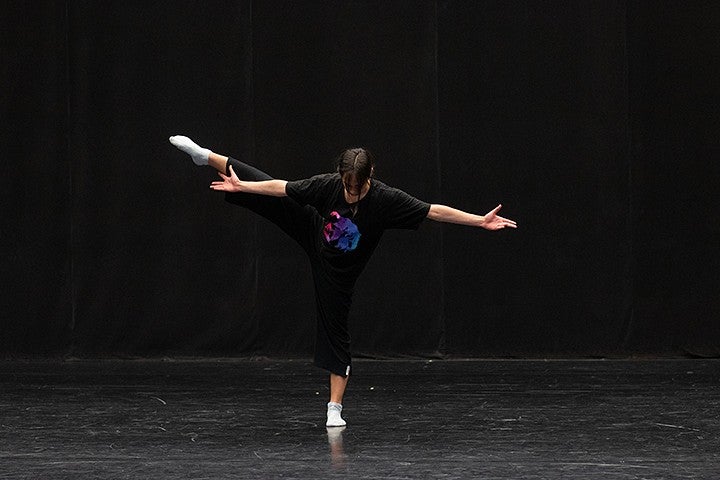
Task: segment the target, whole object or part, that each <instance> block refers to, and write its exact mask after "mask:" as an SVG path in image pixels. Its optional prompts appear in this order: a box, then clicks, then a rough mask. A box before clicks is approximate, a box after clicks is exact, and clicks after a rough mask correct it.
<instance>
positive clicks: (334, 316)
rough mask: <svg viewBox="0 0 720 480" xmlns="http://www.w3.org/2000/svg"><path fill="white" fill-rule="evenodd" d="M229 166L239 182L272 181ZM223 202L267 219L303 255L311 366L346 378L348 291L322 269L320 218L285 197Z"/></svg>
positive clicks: (243, 196) (240, 196)
mask: <svg viewBox="0 0 720 480" xmlns="http://www.w3.org/2000/svg"><path fill="white" fill-rule="evenodd" d="M230 165H232V167H233V170H234V171H235V174H236V175H237V176H238V178H240V179H242V180H251V181H260V180H272V177H270V175H268V174H266V173H265V172H262V171H260V170H258V169H257V168H254V167H251V166H250V165H247V164H245V163H243V162H240V161H239V160H236V159H234V158H230V159H228V167H227V169H228V170H229V166H230ZM228 173H229V172H228ZM225 200H227V201H228V202H230V203H232V204H235V205H240V206H242V207H245V208H248V209H249V210H251V211H253V212H255V213H257V214H258V215H261V216H262V217H264V218H266V219H268V220H270V221H271V222H273V223H274V224H275V225H277V226H278V227H280V229H281V230H282V231H283V232H285V233H286V234H288V235H289V236H290V238H292V239H293V240H295V241H296V242H297V243H298V244H299V245H300V247H302V249H303V250H304V251H305V253H307V255H308V258H309V259H310V266H311V268H312V274H313V282H314V284H315V304H316V306H317V332H316V339H315V357H314V362H315V365H316V366H318V367H320V368H323V369H325V370H328V371H329V372H332V373H335V374H337V375H342V376H347V375H349V374H350V367H351V358H350V334H349V332H348V315H349V313H350V305H351V303H352V291H348V290H347V288H342V287H340V286H339V285H338V282H336V281H333V279H332V276H331V275H330V274H329V272H328V271H327V270H326V269H324V268H323V261H322V258H321V255H320V245H321V244H320V242H321V240H320V235H321V232H322V227H323V218H322V217H321V216H320V214H318V212H317V211H316V210H315V209H314V208H313V207H311V206H308V205H300V204H299V203H297V202H296V201H295V200H293V199H292V198H289V197H271V196H266V195H255V194H250V193H228V194H226V196H225Z"/></svg>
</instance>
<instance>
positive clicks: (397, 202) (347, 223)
mask: <svg viewBox="0 0 720 480" xmlns="http://www.w3.org/2000/svg"><path fill="white" fill-rule="evenodd" d="M285 191H286V193H287V194H288V196H289V197H290V198H292V199H294V200H295V201H297V202H298V203H300V204H301V205H311V206H312V207H314V208H315V210H317V212H318V214H319V215H320V217H322V221H321V222H320V223H319V225H318V227H317V230H318V231H317V242H316V245H315V247H316V253H318V260H319V261H320V262H321V263H322V266H323V267H325V270H326V271H327V273H328V274H330V275H331V276H332V277H333V278H334V279H335V280H336V281H338V282H340V283H342V284H346V285H347V284H350V285H352V284H354V283H355V280H356V279H357V277H358V275H359V274H360V272H362V270H363V268H364V267H365V264H367V261H368V260H369V259H370V255H372V252H373V251H374V250H375V247H377V244H378V242H379V241H380V238H381V237H382V234H383V232H384V231H385V230H387V229H389V228H403V229H417V228H418V227H419V226H420V223H422V221H423V219H425V217H427V214H428V211H429V210H430V204H428V203H426V202H423V201H421V200H418V199H417V198H415V197H413V196H411V195H408V194H407V193H405V192H403V191H402V190H399V189H397V188H392V187H389V186H387V185H385V184H384V183H382V182H380V181H378V180H375V179H373V180H371V184H370V190H369V191H368V193H367V194H366V195H365V197H363V198H362V200H360V201H359V202H357V203H356V204H355V206H357V208H356V209H355V211H353V206H354V205H351V204H349V203H348V202H347V201H346V200H345V194H344V190H343V184H342V180H341V178H340V175H339V174H338V173H326V174H322V175H316V176H314V177H311V178H308V179H305V180H297V181H293V182H288V184H287V186H286V187H285Z"/></svg>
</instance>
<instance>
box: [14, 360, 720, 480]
mask: <svg viewBox="0 0 720 480" xmlns="http://www.w3.org/2000/svg"><path fill="white" fill-rule="evenodd" d="M353 372H354V376H353V377H352V379H351V381H350V384H349V388H348V392H347V396H346V399H345V402H344V403H345V404H344V409H343V417H344V418H345V419H346V420H347V421H348V426H347V427H345V428H326V427H325V426H324V421H325V410H326V407H325V404H326V402H327V396H328V391H327V378H326V376H325V374H324V373H323V372H321V371H319V370H316V369H315V368H314V367H312V366H311V365H310V364H309V363H307V362H304V361H262V362H252V361H218V360H215V361H213V360H206V361H120V360H117V361H115V360H113V361H89V360H83V361H69V362H59V361H5V362H3V363H0V389H1V390H0V391H1V392H2V393H1V395H0V412H1V413H0V415H1V416H0V479H20V478H28V479H30V478H32V479H41V478H53V479H61V478H68V479H69V478H72V479H81V478H103V479H110V478H143V479H149V478H152V479H159V478H173V479H183V478H193V479H199V478H208V479H210V478H212V479H220V478H259V479H270V478H295V479H311V478H312V479H317V478H332V477H337V478H390V479H415V478H442V479H467V478H508V479H510V478H512V479H521V478H522V479H559V478H573V479H575V478H582V479H594V478H597V479H604V480H607V479H628V478H630V479H633V478H636V479H649V478H672V479H681V478H688V479H690V478H692V479H699V478H720V477H719V476H718V475H720V415H718V411H720V408H719V407H720V361H716V360H656V361H635V360H629V361H616V360H612V361H609V360H608V361H603V360H592V361H520V360H515V361H512V360H509V361H421V360H417V361H358V362H356V363H355V366H354V370H353Z"/></svg>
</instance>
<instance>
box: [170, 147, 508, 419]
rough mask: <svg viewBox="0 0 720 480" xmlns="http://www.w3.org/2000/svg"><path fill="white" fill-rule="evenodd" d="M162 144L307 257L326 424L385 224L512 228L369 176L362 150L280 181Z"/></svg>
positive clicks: (370, 163)
mask: <svg viewBox="0 0 720 480" xmlns="http://www.w3.org/2000/svg"><path fill="white" fill-rule="evenodd" d="M170 143H172V144H173V145H175V146H176V147H177V148H179V149H180V150H182V151H183V152H185V153H187V154H189V155H190V157H191V158H192V160H193V162H194V163H195V164H196V165H209V166H211V167H213V168H215V169H216V170H217V171H218V175H220V177H221V179H222V180H221V181H216V182H213V183H212V184H211V185H210V188H212V189H213V190H217V191H222V192H226V196H225V199H226V200H227V201H228V202H230V203H233V204H236V205H240V206H243V207H245V208H248V209H250V210H251V211H253V212H255V213H257V214H259V215H261V216H263V217H265V218H267V219H268V220H270V221H272V222H273V223H275V224H276V225H277V226H278V227H280V229H282V230H283V231H284V232H285V233H286V234H288V235H289V236H290V237H291V238H293V239H294V240H295V241H296V242H297V243H298V244H299V245H300V246H301V247H302V248H303V250H304V251H305V253H306V254H307V255H308V258H309V259H310V266H311V270H312V277H313V282H314V286H315V300H316V306H317V332H316V340H315V356H314V363H315V365H316V366H318V367H320V368H322V369H324V370H327V371H329V372H330V401H329V402H328V404H327V421H326V426H328V427H341V426H345V424H346V422H345V420H344V419H343V418H342V415H341V413H342V400H343V396H344V394H345V389H346V387H347V382H348V378H349V376H350V372H351V357H350V336H349V333H348V314H349V312H350V304H351V301H352V294H353V288H354V286H355V281H356V280H357V278H358V276H359V275H360V273H361V272H362V270H363V268H364V267H365V265H366V264H367V262H368V260H369V259H370V256H371V255H372V252H373V251H374V250H375V247H376V246H377V244H378V243H379V241H380V238H381V236H382V233H383V231H385V230H387V229H390V228H402V229H417V228H418V227H419V226H420V223H421V222H422V221H423V220H424V219H425V218H429V219H431V220H435V221H438V222H448V223H456V224H460V225H469V226H474V227H482V228H485V229H487V230H499V229H502V228H516V227H517V225H516V223H515V222H514V221H512V220H509V219H507V218H503V217H501V216H499V215H498V214H497V212H498V211H499V210H500V208H501V205H498V206H497V207H495V208H494V209H493V210H491V211H490V212H489V213H488V214H486V215H474V214H471V213H467V212H463V211H461V210H457V209H455V208H451V207H448V206H445V205H437V204H428V203H426V202H423V201H421V200H418V199H417V198H415V197H413V196H411V195H408V194H407V193H405V192H403V191H402V190H398V189H396V188H391V187H389V186H387V185H385V184H384V183H382V182H380V181H378V180H376V179H375V178H374V177H373V174H374V160H373V157H372V155H371V154H370V152H368V151H367V150H365V149H362V148H354V149H349V150H345V151H344V152H343V153H342V154H341V155H340V157H339V158H338V161H337V171H336V172H335V173H326V174H321V175H316V176H314V177H311V178H308V179H304V180H297V181H290V182H288V181H286V180H277V179H273V178H272V177H270V176H269V175H267V174H265V173H263V172H261V171H260V170H258V169H256V168H254V167H251V166H250V165H247V164H245V163H243V162H240V161H239V160H236V159H234V158H229V157H226V156H224V155H218V154H216V153H214V152H212V151H210V150H208V149H207V148H202V147H200V146H199V145H197V144H196V143H195V142H193V141H192V140H190V139H189V138H188V137H185V136H180V135H178V136H173V137H170Z"/></svg>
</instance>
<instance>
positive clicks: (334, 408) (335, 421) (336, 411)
mask: <svg viewBox="0 0 720 480" xmlns="http://www.w3.org/2000/svg"><path fill="white" fill-rule="evenodd" d="M341 413H342V405H340V404H339V403H335V402H328V404H327V422H325V426H326V427H344V426H345V425H347V423H346V422H345V420H343V419H342V417H341V416H340V414H341Z"/></svg>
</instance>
